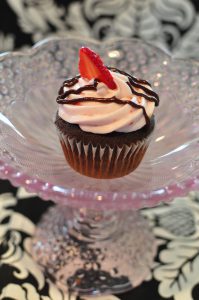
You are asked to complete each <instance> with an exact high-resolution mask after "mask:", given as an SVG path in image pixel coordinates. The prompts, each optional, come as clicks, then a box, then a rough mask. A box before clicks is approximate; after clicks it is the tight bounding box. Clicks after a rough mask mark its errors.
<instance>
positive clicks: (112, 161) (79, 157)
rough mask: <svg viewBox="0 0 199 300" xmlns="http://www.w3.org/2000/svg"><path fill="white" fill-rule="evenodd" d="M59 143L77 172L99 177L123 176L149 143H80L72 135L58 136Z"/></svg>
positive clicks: (132, 168)
mask: <svg viewBox="0 0 199 300" xmlns="http://www.w3.org/2000/svg"><path fill="white" fill-rule="evenodd" d="M59 137H60V142H61V145H62V149H63V151H64V155H65V157H66V160H67V162H68V163H69V165H70V166H71V167H72V168H73V169H74V170H76V171H77V172H79V173H81V174H83V175H86V176H89V177H93V178H100V179H108V178H117V177H122V176H125V175H127V174H129V173H131V172H132V171H133V170H135V169H136V168H137V167H138V165H139V164H140V162H141V160H142V158H143V156H144V154H145V152H146V150H147V148H148V144H149V138H145V139H142V140H140V141H137V142H136V143H132V144H131V145H123V146H122V147H119V146H115V147H113V148H111V147H110V146H108V145H106V146H105V147H101V146H100V145H97V146H94V145H92V142H90V143H89V144H84V143H83V141H78V140H77V139H76V138H75V137H71V136H66V135H62V134H61V132H59Z"/></svg>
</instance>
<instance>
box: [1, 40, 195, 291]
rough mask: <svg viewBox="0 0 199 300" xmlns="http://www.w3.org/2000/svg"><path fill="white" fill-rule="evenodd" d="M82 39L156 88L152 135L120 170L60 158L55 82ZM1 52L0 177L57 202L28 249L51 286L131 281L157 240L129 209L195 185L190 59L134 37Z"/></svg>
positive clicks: (149, 260) (148, 261) (126, 284)
mask: <svg viewBox="0 0 199 300" xmlns="http://www.w3.org/2000/svg"><path fill="white" fill-rule="evenodd" d="M81 46H87V47H91V48H92V49H93V50H94V51H97V52H98V53H100V55H101V56H102V58H103V60H104V61H105V63H106V64H107V65H109V66H116V67H117V68H119V69H122V70H125V71H127V72H129V73H132V74H133V75H135V76H137V77H141V78H145V79H147V80H149V81H150V82H151V83H152V85H153V88H154V89H155V90H156V91H157V92H158V94H159V96H160V106H159V108H157V109H156V112H155V115H156V128H155V131H154V134H153V137H152V141H151V144H150V146H149V148H148V150H147V153H146V155H145V157H144V159H143V161H142V163H141V165H140V166H139V167H138V168H137V169H136V170H135V171H134V172H133V173H131V174H130V175H128V176H125V177H122V178H118V179H112V180H99V179H92V178H89V177H86V176H83V175H80V174H78V173H76V172H75V171H73V170H72V169H71V168H70V167H69V166H68V164H67V162H66V161H65V159H64V155H63V153H62V150H61V146H60V144H59V140H58V137H57V135H56V129H55V126H54V118H55V113H56V106H57V105H56V101H55V99H56V95H57V91H58V88H59V87H60V85H61V83H62V81H64V80H65V79H66V78H67V77H72V76H74V75H75V74H76V73H77V65H78V63H77V59H78V50H79V48H80V47H81ZM0 60H1V64H0V99H1V100H0V111H1V113H0V133H1V134H0V176H1V178H7V179H9V180H10V181H11V182H12V183H13V184H14V185H16V186H23V187H25V188H26V189H27V190H28V191H30V192H36V193H37V194H38V195H39V196H40V197H41V198H43V199H44V200H48V199H51V200H53V201H54V203H56V205H55V206H53V207H51V208H50V210H49V211H48V212H47V213H46V214H45V215H44V216H43V218H42V219H41V221H40V223H39V224H38V226H37V230H36V233H35V237H34V240H33V246H32V254H33V256H34V257H35V259H36V260H37V261H38V263H39V264H40V265H41V267H42V268H43V269H44V271H45V274H46V276H48V277H49V278H50V279H51V280H52V281H54V282H55V283H56V284H57V285H58V286H59V287H61V288H62V289H69V290H72V291H74V292H76V293H79V294H86V295H99V294H103V293H104V294H105V293H120V292H124V291H126V290H128V289H131V288H132V287H135V286H137V285H139V284H140V283H141V282H142V281H143V280H144V279H146V278H147V277H148V276H149V275H150V267H151V266H152V264H153V259H154V256H155V253H156V245H155V238H154V236H153V233H152V232H151V230H150V227H149V225H148V223H147V221H146V220H145V219H144V217H142V216H141V214H140V213H139V212H138V210H139V209H140V208H143V207H149V206H155V205H157V204H159V203H160V202H161V201H169V200H170V199H172V198H173V197H174V196H176V195H182V194H185V193H187V192H188V191H189V190H190V189H191V190H193V189H197V188H198V187H199V168H198V164H199V156H198V149H199V126H198V120H199V82H198V75H199V64H198V63H197V62H194V61H183V60H174V59H172V58H171V57H170V56H168V55H167V54H166V53H164V52H162V51H161V50H159V49H157V48H155V47H153V46H151V45H149V44H146V43H144V42H142V41H140V40H137V39H115V40H110V41H107V42H100V43H99V42H96V41H93V40H85V39H80V38H70V37H68V38H61V39H60V38H53V39H47V40H44V41H42V42H40V43H38V44H37V45H36V46H35V47H33V48H32V49H30V50H27V51H25V52H23V53H20V52H18V53H17V52H16V53H15V52H13V53H4V54H3V55H1V57H0ZM37 209H38V210H39V209H40V208H39V207H38V208H37Z"/></svg>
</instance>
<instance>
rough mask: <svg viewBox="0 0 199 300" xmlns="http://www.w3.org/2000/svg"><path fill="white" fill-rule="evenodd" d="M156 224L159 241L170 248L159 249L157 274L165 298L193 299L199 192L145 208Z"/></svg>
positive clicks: (198, 259) (198, 266)
mask: <svg viewBox="0 0 199 300" xmlns="http://www.w3.org/2000/svg"><path fill="white" fill-rule="evenodd" d="M143 214H144V215H145V216H147V217H148V218H149V219H150V221H151V222H152V224H153V226H154V227H153V230H154V234H155V235H156V238H157V240H158V241H159V244H165V245H166V249H164V250H162V251H161V252H160V253H159V263H158V264H157V265H156V266H155V268H154V272H153V275H154V278H155V279H156V280H157V281H159V282H160V284H159V293H160V295H161V296H162V297H163V298H170V297H172V296H173V297H174V299H175V300H184V299H186V300H191V299H192V296H191V293H192V289H193V287H194V286H195V285H196V284H197V283H198V278H199V250H198V249H199V205H198V201H197V194H194V193H192V194H191V195H190V197H184V198H176V199H175V201H174V202H173V203H172V205H171V206H168V205H161V206H159V207H157V208H153V209H148V210H144V211H143Z"/></svg>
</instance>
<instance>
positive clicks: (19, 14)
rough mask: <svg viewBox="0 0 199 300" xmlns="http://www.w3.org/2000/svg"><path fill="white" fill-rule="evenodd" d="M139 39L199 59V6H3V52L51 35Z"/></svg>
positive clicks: (12, 0)
mask: <svg viewBox="0 0 199 300" xmlns="http://www.w3.org/2000/svg"><path fill="white" fill-rule="evenodd" d="M68 34H72V35H77V36H78V35H81V36H82V35H83V36H87V37H92V38H96V39H109V38H112V37H118V36H123V37H139V38H142V39H144V40H146V41H149V42H151V43H153V44H154V45H157V46H159V47H161V48H164V49H165V50H166V51H169V52H172V54H173V55H175V56H177V57H191V58H199V3H198V0H195V1H191V0H123V1H121V0H106V1H101V0H84V1H71V0H70V1H67V0H1V1H0V50H1V51H8V50H12V49H18V48H24V47H28V46H30V45H32V44H34V43H36V42H38V41H39V40H41V39H43V38H45V37H47V36H52V35H59V36H65V35H68Z"/></svg>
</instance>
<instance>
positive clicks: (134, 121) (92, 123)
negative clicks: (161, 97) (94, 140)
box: [58, 72, 155, 134]
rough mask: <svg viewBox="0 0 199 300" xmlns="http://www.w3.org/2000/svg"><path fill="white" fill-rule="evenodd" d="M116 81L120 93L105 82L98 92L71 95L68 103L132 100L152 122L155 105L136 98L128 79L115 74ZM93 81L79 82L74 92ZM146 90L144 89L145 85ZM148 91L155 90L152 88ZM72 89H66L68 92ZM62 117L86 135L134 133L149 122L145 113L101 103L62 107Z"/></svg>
mask: <svg viewBox="0 0 199 300" xmlns="http://www.w3.org/2000/svg"><path fill="white" fill-rule="evenodd" d="M111 74H112V76H113V79H114V81H115V83H116V85H117V89H114V90H111V89H109V88H108V87H107V86H106V85H105V84H104V83H103V82H99V83H98V85H97V91H93V90H90V91H88V90H87V91H83V92H81V93H80V94H78V95H76V94H70V95H69V96H68V97H67V99H77V98H82V97H93V98H105V99H106V98H111V97H113V96H115V97H117V98H118V99H120V100H130V101H132V102H134V103H136V104H138V105H141V106H143V107H144V108H145V111H146V113H147V115H148V117H149V118H150V117H151V116H152V114H153V111H154V107H155V103H154V102H151V101H148V100H146V99H145V98H144V97H139V96H136V95H134V94H132V92H131V89H130V87H129V86H128V85H127V83H126V82H128V77H127V76H124V75H122V74H119V73H116V72H111ZM92 83H93V80H90V81H88V80H86V79H83V78H79V80H78V83H76V84H75V85H74V86H73V87H72V89H74V90H77V89H78V88H80V87H82V86H85V85H88V84H92ZM143 86H144V85H143ZM146 87H147V88H148V89H151V88H150V87H149V86H148V85H147V86H146ZM69 89H71V87H70V88H67V87H64V92H66V91H68V90H69ZM134 89H135V90H136V91H137V92H140V93H143V94H145V92H144V91H143V90H141V89H138V88H134ZM58 114H59V116H60V117H61V118H62V119H63V120H65V121H67V122H69V123H72V124H78V125H79V127H80V128H81V129H82V130H83V131H87V132H92V133H99V134H105V133H110V132H113V131H118V132H132V131H136V130H138V129H140V128H142V127H144V126H145V125H146V119H145V116H144V114H143V110H142V109H141V108H140V109H138V108H134V107H132V106H131V105H129V104H126V103H124V105H122V104H118V103H104V102H102V103H100V102H97V101H95V100H93V101H92V102H90V101H81V102H79V103H78V105H77V104H76V105H74V104H59V108H58Z"/></svg>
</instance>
